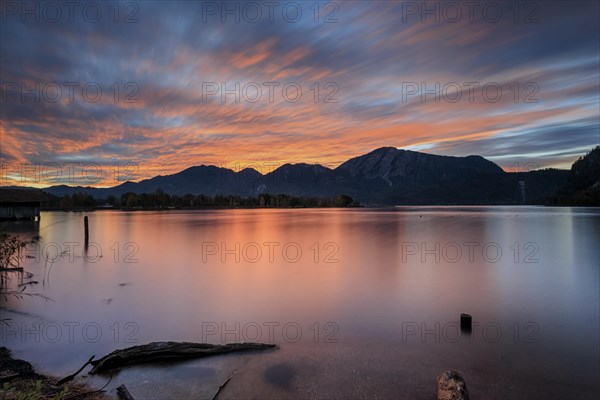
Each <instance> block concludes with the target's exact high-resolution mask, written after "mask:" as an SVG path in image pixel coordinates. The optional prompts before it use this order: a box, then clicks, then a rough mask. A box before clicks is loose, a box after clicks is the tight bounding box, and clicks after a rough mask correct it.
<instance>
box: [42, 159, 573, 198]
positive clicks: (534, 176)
mask: <svg viewBox="0 0 600 400" xmlns="http://www.w3.org/2000/svg"><path fill="white" fill-rule="evenodd" d="M568 178H569V171H568V170H558V169H545V170H536V171H531V172H505V171H504V170H503V169H502V168H500V167H499V166H498V165H496V164H494V163H493V162H491V161H489V160H486V159H485V158H483V157H481V156H467V157H450V156H440V155H433V154H427V153H421V152H415V151H410V150H401V149H397V148H394V147H382V148H379V149H377V150H374V151H372V152H370V153H368V154H364V155H362V156H358V157H355V158H352V159H350V160H348V161H346V162H344V163H343V164H341V165H339V166H338V167H337V168H334V169H331V168H326V167H324V166H321V165H318V164H303V163H300V164H285V165H282V166H281V167H279V168H277V169H275V170H274V171H272V172H270V173H267V174H264V175H263V174H261V173H259V172H258V171H256V170H254V169H251V168H247V169H244V170H241V171H239V172H235V171H233V170H231V169H227V168H220V167H216V166H210V165H208V166H207V165H201V166H195V167H190V168H187V169H185V170H183V171H180V172H178V173H175V174H172V175H165V176H156V177H154V178H150V179H145V180H142V181H140V182H129V181H128V182H125V183H123V184H120V185H117V186H114V187H111V188H94V187H82V186H66V185H59V186H51V187H48V188H46V189H44V190H45V191H46V192H48V193H51V194H53V195H56V196H64V195H67V194H73V193H77V192H85V193H88V194H90V195H91V196H93V197H94V198H97V199H102V198H106V197H108V196H111V195H112V196H115V197H118V196H121V195H122V194H124V193H128V192H133V193H137V194H140V193H153V192H155V191H157V190H159V189H160V190H162V191H164V192H165V193H168V194H171V195H180V196H182V195H185V194H188V193H191V194H194V195H199V194H203V195H207V196H216V195H238V196H242V197H257V196H259V195H260V194H261V193H269V194H287V195H291V196H305V197H332V196H337V195H340V194H346V195H349V196H352V198H354V199H355V200H358V201H360V203H361V204H364V205H406V204H415V205H417V204H419V205H424V204H539V203H542V202H544V199H545V198H547V197H548V196H549V195H551V194H553V193H556V192H557V190H559V189H560V188H561V187H564V185H565V184H566V183H567V180H568Z"/></svg>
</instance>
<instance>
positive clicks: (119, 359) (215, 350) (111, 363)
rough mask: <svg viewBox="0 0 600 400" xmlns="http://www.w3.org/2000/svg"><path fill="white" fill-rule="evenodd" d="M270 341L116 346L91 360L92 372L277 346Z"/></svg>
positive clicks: (154, 343)
mask: <svg viewBox="0 0 600 400" xmlns="http://www.w3.org/2000/svg"><path fill="white" fill-rule="evenodd" d="M276 347H277V346H276V345H274V344H267V343H229V344H223V345H219V344H208V343H189V342H152V343H148V344H143V345H140V346H133V347H129V348H126V349H120V350H115V351H113V352H112V353H110V354H108V355H106V356H104V357H102V358H100V359H98V360H94V361H92V362H91V364H92V365H93V366H94V368H92V370H91V371H90V374H99V373H104V372H107V371H111V370H115V369H119V368H121V367H125V366H129V365H136V364H145V363H151V362H159V361H177V360H187V359H192V358H201V357H209V356H215V355H218V354H225V353H232V352H237V351H249V350H267V349H272V348H276Z"/></svg>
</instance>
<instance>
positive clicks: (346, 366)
mask: <svg viewBox="0 0 600 400" xmlns="http://www.w3.org/2000/svg"><path fill="white" fill-rule="evenodd" d="M83 215H84V214H82V213H65V212H46V213H42V217H41V222H40V223H39V226H35V225H32V224H25V223H5V224H3V225H2V229H3V230H4V231H10V232H19V233H20V234H21V235H22V236H24V237H32V236H33V235H36V234H39V236H40V237H41V239H40V243H39V245H38V246H37V247H35V248H32V249H31V250H30V251H29V252H28V255H29V257H28V258H27V259H26V260H25V266H26V268H27V269H28V270H30V271H31V272H33V273H34V274H35V277H34V278H32V279H33V280H35V281H37V282H39V283H38V284H37V285H34V286H32V287H29V288H28V289H27V291H28V292H30V293H40V294H42V295H44V296H47V297H49V298H50V299H52V301H44V300H42V299H40V298H37V297H31V298H24V299H22V300H18V299H12V298H9V299H8V302H6V301H5V300H4V299H3V300H2V301H3V302H4V303H3V307H4V309H3V310H2V318H11V320H10V322H9V324H8V325H6V324H5V325H3V326H2V328H0V329H1V331H0V335H1V336H0V339H1V340H2V344H3V345H6V346H8V347H9V348H11V349H12V350H13V352H14V353H15V355H16V356H18V357H20V358H24V359H27V360H29V361H31V362H33V363H34V364H35V366H36V368H38V369H39V370H41V371H43V372H48V373H53V374H55V375H67V374H69V373H71V372H73V371H75V370H76V369H78V368H79V366H81V365H82V364H83V362H85V361H86V360H87V359H88V358H89V357H90V355H92V354H95V355H96V357H97V358H99V357H101V356H102V355H104V354H106V353H108V352H110V351H112V350H115V349H118V348H124V347H128V346H132V345H134V344H136V343H139V344H141V343H146V342H150V341H167V340H172V341H195V342H210V343H226V342H233V341H261V342H274V343H277V344H278V345H279V349H278V350H274V351H268V352H263V353H254V354H248V353H245V354H237V355H228V356H220V357H214V358H207V359H202V360H194V361H190V362H185V363H178V364H173V365H162V366H144V367H135V368H129V369H126V370H123V371H121V372H120V373H119V374H117V375H116V376H115V377H114V378H113V380H112V382H111V383H110V385H109V387H108V390H109V391H110V390H112V389H114V388H115V387H116V386H118V385H119V384H122V383H125V384H126V385H127V387H128V388H129V389H130V391H131V392H132V394H133V395H134V397H136V398H156V399H159V398H160V399H163V398H211V397H212V396H213V395H214V393H215V392H216V390H217V388H218V387H219V385H220V384H221V383H223V382H224V381H225V380H226V379H227V377H229V376H230V375H231V374H232V373H234V372H235V375H234V377H233V378H232V379H231V381H230V382H229V384H228V385H227V387H226V388H225V389H224V390H223V392H222V393H221V394H220V397H221V396H222V398H240V397H242V398H257V399H258V398H266V397H270V398H299V399H303V398H369V399H373V398H396V399H398V398H407V399H433V398H435V377H436V376H437V375H438V374H439V373H440V372H442V371H444V370H446V369H456V370H460V371H462V372H463V373H464V375H465V378H466V381H467V386H468V388H469V391H470V392H471V395H472V397H473V398H480V399H483V398H485V399H565V398H582V399H584V398H596V396H597V395H598V393H599V379H598V376H599V375H600V369H599V357H600V349H599V339H598V335H599V332H600V327H599V324H600V315H599V307H600V277H599V276H600V275H599V265H600V250H599V249H600V210H599V209H569V208H538V207H407V208H406V207H403V208H395V209H385V210H375V209H350V210H335V209H327V210H295V209H294V210H292V209H284V210H210V211H194V212H183V211H181V212H180V211H169V212H121V211H99V212H92V213H88V214H87V215H89V220H90V242H91V243H90V246H89V247H88V249H87V252H86V251H84V249H83ZM58 254H61V255H60V256H58ZM17 283H18V282H16V281H14V280H13V284H17ZM463 312H467V313H470V314H471V315H472V316H473V321H474V327H473V330H472V332H471V334H470V335H469V334H466V333H461V332H460V329H459V328H458V324H457V322H458V318H459V315H460V313H463ZM85 379H87V380H89V381H90V382H91V383H92V384H93V385H97V386H102V385H103V384H104V383H105V382H106V380H107V379H106V378H104V377H87V378H85ZM112 393H114V391H113V392H112Z"/></svg>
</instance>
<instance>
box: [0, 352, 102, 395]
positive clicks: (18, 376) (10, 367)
mask: <svg viewBox="0 0 600 400" xmlns="http://www.w3.org/2000/svg"><path fill="white" fill-rule="evenodd" d="M59 381H60V378H57V377H54V376H50V375H44V374H40V373H38V372H36V371H35V369H34V368H33V366H32V365H31V363H29V362H27V361H25V360H21V359H17V358H14V357H13V355H12V352H11V351H10V349H8V348H7V347H4V346H0V383H1V384H2V387H0V395H1V397H2V398H3V399H6V400H11V399H18V398H21V396H23V395H25V396H26V398H29V397H27V396H35V395H40V396H43V397H44V398H45V397H48V396H56V397H53V399H54V398H57V399H65V400H66V399H71V398H73V399H74V398H77V399H88V400H109V399H113V397H111V396H109V395H108V394H107V393H106V392H105V391H104V390H102V389H95V388H93V387H91V386H89V385H87V384H85V383H81V382H77V378H74V379H73V380H71V381H69V382H67V383H64V384H62V385H58V382H59ZM34 398H37V397H34Z"/></svg>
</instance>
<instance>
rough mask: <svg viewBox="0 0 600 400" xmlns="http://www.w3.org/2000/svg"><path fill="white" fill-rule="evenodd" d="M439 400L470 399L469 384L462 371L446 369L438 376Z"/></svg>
mask: <svg viewBox="0 0 600 400" xmlns="http://www.w3.org/2000/svg"><path fill="white" fill-rule="evenodd" d="M437 400H469V392H468V391H467V384H466V383H465V380H464V379H463V377H462V375H461V373H460V372H457V371H446V372H443V373H441V374H440V376H438V377H437Z"/></svg>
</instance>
